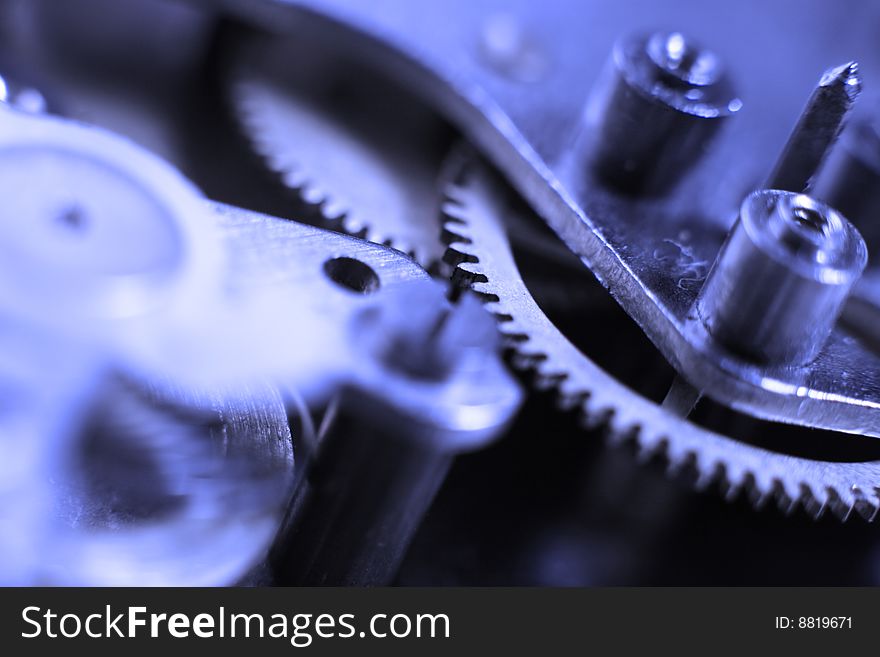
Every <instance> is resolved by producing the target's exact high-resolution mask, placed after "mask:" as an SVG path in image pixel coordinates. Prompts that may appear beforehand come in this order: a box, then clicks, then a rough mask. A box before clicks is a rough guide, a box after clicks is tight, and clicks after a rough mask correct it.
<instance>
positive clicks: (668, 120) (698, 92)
mask: <svg viewBox="0 0 880 657" xmlns="http://www.w3.org/2000/svg"><path fill="white" fill-rule="evenodd" d="M741 107H742V102H741V101H740V100H739V99H738V98H737V97H736V95H735V93H734V91H733V86H732V84H731V83H730V81H729V79H728V77H727V76H726V75H725V73H724V70H723V68H722V66H721V62H720V60H719V58H718V57H717V56H716V55H715V54H714V53H712V52H710V51H708V50H706V49H704V48H702V47H700V46H698V45H696V44H695V43H693V42H692V41H690V40H688V39H687V38H685V37H684V36H683V35H682V34H681V33H679V32H670V33H665V32H658V33H656V34H653V35H651V36H637V37H634V38H627V39H623V40H621V41H619V42H618V43H617V44H615V46H614V50H613V52H612V55H611V61H610V63H609V67H608V71H607V72H606V74H605V76H604V77H603V78H602V80H600V83H599V84H598V85H597V89H596V91H595V92H594V96H593V100H592V101H591V107H590V111H591V113H595V114H596V115H597V118H598V125H597V126H596V127H597V130H596V134H597V142H596V144H595V149H594V152H593V153H592V159H593V166H594V168H595V170H596V173H597V174H598V175H599V177H600V178H602V179H603V180H604V181H605V182H606V183H607V184H609V185H611V186H613V187H615V188H617V189H619V190H621V191H624V192H628V193H642V194H660V193H662V192H665V191H667V190H668V189H669V188H671V187H672V186H673V185H674V184H676V183H677V182H678V181H679V180H680V179H681V177H682V176H683V175H684V173H685V172H686V171H688V170H689V169H690V168H691V166H693V164H695V163H696V162H697V161H698V160H699V159H700V157H701V156H702V154H703V152H704V151H705V149H706V147H707V146H708V144H709V142H710V141H711V140H712V138H713V137H714V136H715V134H716V133H717V131H718V128H719V127H720V126H721V124H722V123H723V120H722V119H724V118H726V117H729V116H731V115H733V114H735V113H736V112H737V111H739V109H740V108H741Z"/></svg>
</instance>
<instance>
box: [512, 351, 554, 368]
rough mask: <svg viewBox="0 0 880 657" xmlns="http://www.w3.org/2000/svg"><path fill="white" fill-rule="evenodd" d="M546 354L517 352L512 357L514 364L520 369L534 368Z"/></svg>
mask: <svg viewBox="0 0 880 657" xmlns="http://www.w3.org/2000/svg"><path fill="white" fill-rule="evenodd" d="M545 358H546V356H544V354H530V353H521V352H517V353H516V354H514V355H513V357H512V358H511V360H512V364H513V366H514V367H515V368H516V369H518V370H534V369H536V368H537V367H538V366H539V365H540V363H541V361H542V360H544V359H545Z"/></svg>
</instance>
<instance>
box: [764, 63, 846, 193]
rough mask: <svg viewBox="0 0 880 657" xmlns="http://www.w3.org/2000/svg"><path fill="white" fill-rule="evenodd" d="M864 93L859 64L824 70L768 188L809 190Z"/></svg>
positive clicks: (768, 182) (767, 185) (786, 145)
mask: <svg viewBox="0 0 880 657" xmlns="http://www.w3.org/2000/svg"><path fill="white" fill-rule="evenodd" d="M861 90H862V79H861V76H860V75H859V68H858V64H856V62H849V63H847V64H843V65H841V66H837V67H835V68H832V69H829V70H827V71H825V73H824V74H823V75H822V79H821V80H820V81H819V85H818V86H817V87H816V89H815V90H814V91H813V94H812V95H811V96H810V100H809V101H808V102H807V106H806V107H805V108H804V111H803V112H802V113H801V116H800V119H798V122H797V125H795V127H794V130H793V131H792V133H791V136H790V137H789V138H788V142H787V143H786V144H785V148H783V150H782V155H780V157H779V161H778V162H777V163H776V168H775V169H774V170H773V173H772V174H771V175H770V178H769V179H768V180H767V184H766V188H767V189H781V190H785V191H789V192H798V193H799V192H803V191H806V190H807V189H808V188H809V187H810V184H811V182H812V179H813V177H814V176H815V175H816V173H817V172H818V171H819V167H820V166H821V165H822V162H823V160H824V159H825V156H826V155H827V154H828V153H829V151H830V150H831V147H832V146H833V145H834V142H835V141H837V137H838V136H839V135H840V132H841V130H842V129H843V125H844V122H845V120H846V117H847V115H848V114H849V111H850V109H852V106H853V103H855V100H856V98H857V97H858V95H859V92H860V91H861Z"/></svg>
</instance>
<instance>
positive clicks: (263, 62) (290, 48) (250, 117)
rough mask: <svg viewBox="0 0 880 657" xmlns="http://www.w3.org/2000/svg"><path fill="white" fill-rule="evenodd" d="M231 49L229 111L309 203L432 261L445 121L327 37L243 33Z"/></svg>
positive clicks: (438, 251)
mask: <svg viewBox="0 0 880 657" xmlns="http://www.w3.org/2000/svg"><path fill="white" fill-rule="evenodd" d="M233 51H234V55H233V57H232V60H233V63H232V64H230V66H229V68H230V72H231V74H230V76H229V78H230V80H231V82H230V84H229V88H228V95H229V96H230V101H231V105H232V108H233V114H234V115H235V118H236V120H237V121H238V123H239V125H240V126H241V129H242V130H243V132H244V133H245V136H246V138H247V139H248V141H249V142H250V144H251V146H252V147H253V149H254V150H255V151H256V152H257V154H258V155H259V156H260V157H261V159H262V160H263V161H264V163H265V165H266V167H267V168H268V169H269V170H270V171H271V172H273V173H274V174H276V175H277V176H279V177H280V179H281V181H282V183H283V184H284V185H285V186H286V187H288V188H290V189H292V190H294V191H295V192H296V193H297V194H298V196H299V198H300V200H301V201H303V202H304V204H305V206H306V209H307V210H311V211H312V213H311V214H315V215H317V217H318V219H319V221H320V222H321V223H323V224H324V226H325V227H329V228H332V229H335V230H341V231H343V232H345V233H348V234H350V235H355V236H357V237H362V238H365V239H368V240H370V241H373V242H377V243H380V244H385V245H387V246H393V247H394V248H397V249H398V250H400V251H403V252H405V253H408V254H409V255H411V256H413V257H414V258H415V259H416V260H417V261H418V262H419V263H420V264H422V265H424V266H426V267H429V266H430V265H432V264H435V263H437V262H438V261H439V260H440V258H441V256H442V255H443V246H442V244H441V243H440V241H439V240H438V235H439V234H440V225H439V224H438V221H437V218H438V216H439V204H440V194H439V190H438V187H437V177H438V171H439V169H440V166H441V164H442V162H443V159H444V157H445V155H446V153H447V151H448V147H449V144H450V139H451V131H450V130H449V128H448V127H447V126H446V124H444V123H443V122H442V121H441V120H440V119H438V118H436V116H435V115H434V114H433V113H432V112H431V111H430V110H428V109H427V107H426V106H424V105H423V104H421V103H420V102H419V101H418V100H416V99H415V98H413V97H412V96H411V94H409V93H408V92H406V91H405V90H404V89H402V88H400V87H398V86H397V85H395V84H393V83H392V82H390V81H388V80H385V79H383V78H381V77H379V76H378V75H376V74H375V73H373V72H371V71H368V70H366V69H363V67H362V66H361V65H359V64H357V63H355V62H352V61H351V60H348V59H346V58H344V57H342V56H340V55H339V54H338V53H336V52H333V51H331V50H329V49H328V47H327V45H326V44H323V45H322V44H321V43H318V42H315V43H312V42H310V41H309V40H308V39H303V38H300V39H296V40H293V39H283V38H280V37H270V36H267V35H247V36H245V37H243V38H241V39H239V41H238V43H236V44H235V46H234V47H233Z"/></svg>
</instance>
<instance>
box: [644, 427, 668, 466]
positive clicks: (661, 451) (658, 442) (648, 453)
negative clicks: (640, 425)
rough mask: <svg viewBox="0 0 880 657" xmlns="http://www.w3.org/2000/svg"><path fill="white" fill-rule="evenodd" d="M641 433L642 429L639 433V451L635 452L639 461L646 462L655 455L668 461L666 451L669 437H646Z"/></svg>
mask: <svg viewBox="0 0 880 657" xmlns="http://www.w3.org/2000/svg"><path fill="white" fill-rule="evenodd" d="M643 434H644V431H642V432H641V433H640V434H639V451H638V454H637V458H638V460H639V462H640V463H648V462H649V461H650V460H652V459H654V458H656V457H661V458H663V459H665V460H667V461H668V460H669V456H668V453H667V452H668V449H669V439H668V438H658V439H646V437H645V436H644V435H643Z"/></svg>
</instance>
